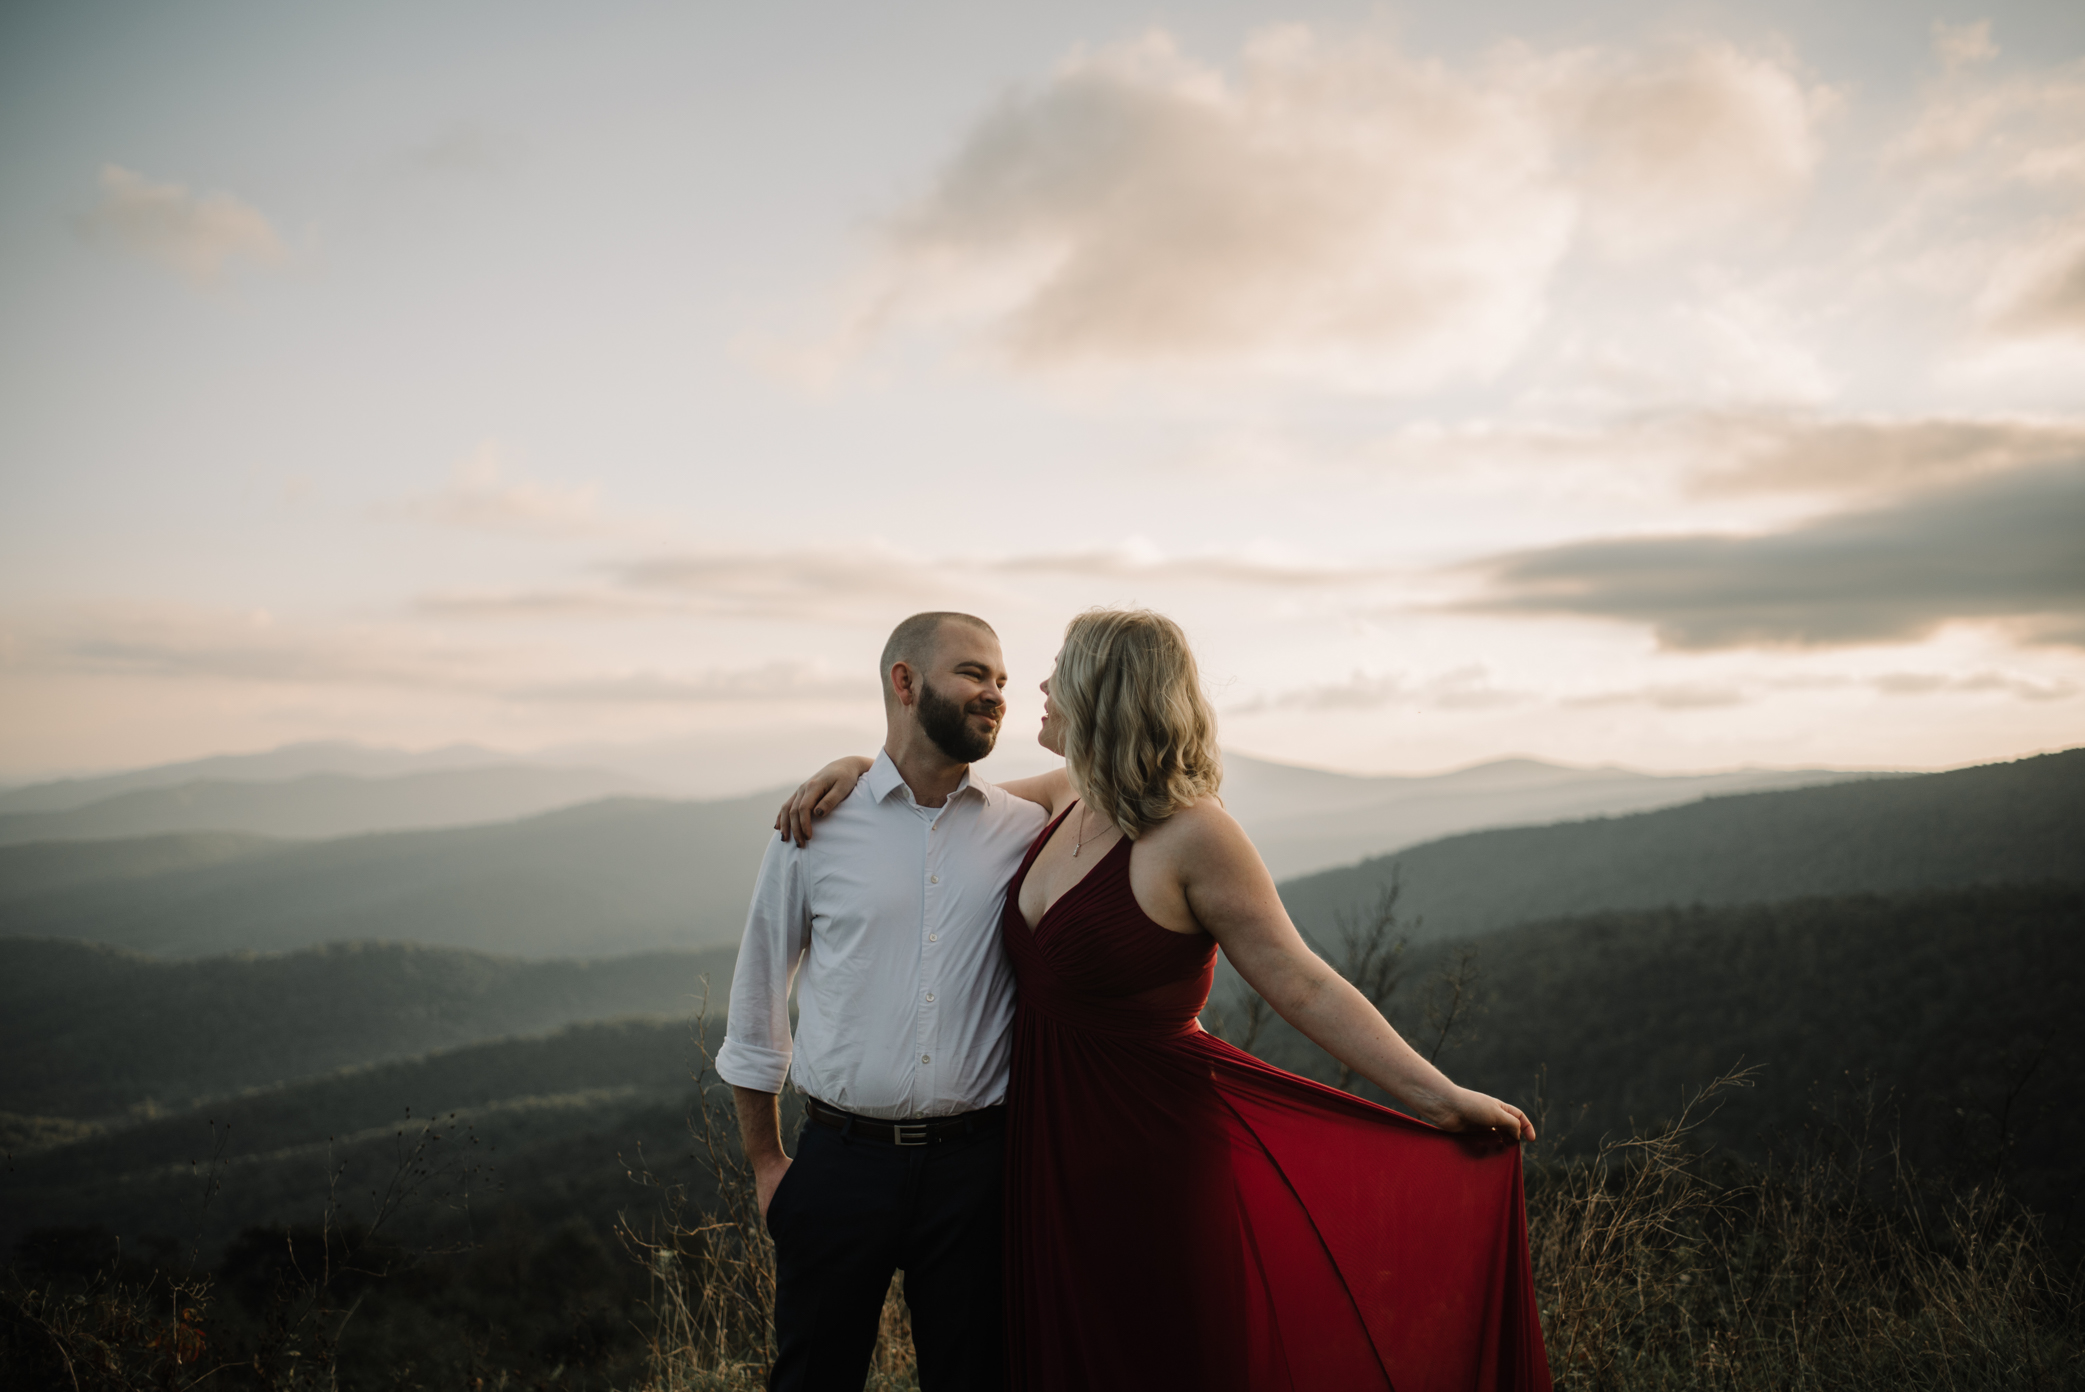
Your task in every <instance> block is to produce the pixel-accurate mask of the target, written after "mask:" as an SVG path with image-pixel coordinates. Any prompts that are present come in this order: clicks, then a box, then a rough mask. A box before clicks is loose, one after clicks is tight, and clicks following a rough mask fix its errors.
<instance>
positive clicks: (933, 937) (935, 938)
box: [927, 933, 941, 942]
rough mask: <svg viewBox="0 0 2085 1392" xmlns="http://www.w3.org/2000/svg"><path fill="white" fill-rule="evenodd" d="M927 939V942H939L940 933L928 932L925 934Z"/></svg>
mask: <svg viewBox="0 0 2085 1392" xmlns="http://www.w3.org/2000/svg"><path fill="white" fill-rule="evenodd" d="M927 941H928V942H940V941H941V935H940V934H939V933H929V934H927Z"/></svg>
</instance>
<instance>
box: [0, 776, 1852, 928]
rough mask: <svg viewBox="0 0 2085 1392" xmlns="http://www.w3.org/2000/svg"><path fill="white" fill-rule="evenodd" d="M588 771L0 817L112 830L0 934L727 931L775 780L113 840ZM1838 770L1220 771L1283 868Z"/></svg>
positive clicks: (79, 852)
mask: <svg viewBox="0 0 2085 1392" xmlns="http://www.w3.org/2000/svg"><path fill="white" fill-rule="evenodd" d="M591 776H592V775H587V774H585V773H584V772H583V771H581V772H578V773H574V772H573V771H570V770H566V771H556V770H542V769H519V768H506V767H498V768H477V769H469V770H460V771H449V772H432V773H421V774H410V775H404V776H400V777H397V778H391V779H357V778H348V777H345V776H340V775H311V776H308V777H302V778H297V779H293V780H289V781H285V782H277V783H229V782H210V783H203V784H197V783H190V784H187V785H182V786H179V787H174V788H149V789H142V790H133V791H130V792H121V793H117V794H115V795H113V796H112V797H110V798H106V799H103V800H102V801H100V802H95V803H90V804H88V805H86V806H83V807H79V808H76V809H74V810H71V811H66V812H46V813H35V814H29V813H22V814H16V815H15V816H14V817H13V818H12V819H8V818H0V841H4V840H5V839H6V838H7V836H9V835H16V834H21V835H29V834H37V835H44V834H55V833H56V832H59V831H64V832H66V833H67V834H69V835H89V834H91V835H94V836H101V835H104V834H105V833H106V834H108V835H109V837H110V839H106V840H98V841H86V842H82V841H77V840H63V841H37V842H31V843H27V844H21V845H14V846H7V845H0V936H44V937H70V938H79V939H83V940H88V941H96V942H106V943H111V944H114V945H117V946H121V947H126V948H131V949H134V950H138V951H143V952H152V953H158V954H163V955H170V956H204V955H209V954H212V953H217V952H227V951H241V950H251V951H288V950H293V949H296V948H299V947H305V946H309V945H311V944H314V943H319V942H328V941H341V940H355V939H386V940H397V941H412V942H425V943H439V944H444V945H448V946H455V947H469V948H475V949H479V950H483V951H490V952H500V953H520V954H524V955H535V956H558V955H573V956H599V955H603V954H607V953H615V952H633V951H646V950H653V949H661V948H667V949H693V948H702V947H710V946H718V945H722V944H725V943H729V942H731V941H734V940H735V939H736V937H737V934H738V931H739V929H740V926H741V924H742V922H743V914H744V905H745V900H744V895H745V893H746V890H747V888H748V887H749V886H750V885H751V883H752V881H753V877H754V875H755V873H756V871H757V869H758V866H759V859H760V855H761V852H762V849H763V848H764V846H765V845H766V840H767V835H768V832H767V826H768V823H769V820H770V819H771V817H772V813H773V808H774V806H775V804H776V802H777V801H778V800H779V798H780V794H779V793H778V792H772V791H771V792H765V793H757V794H753V795H751V796H749V797H744V798H736V799H732V800H729V801H726V802H709V803H676V802H665V801H659V800H647V799H633V798H621V799H608V800H604V801H600V802H595V803H585V804H581V805H579V806H576V807H568V808H563V809H561V810H558V811H555V812H550V813H544V814H540V815H537V816H533V817H529V818H526V819H523V820H518V821H513V822H502V823H488V824H483V825H475V826H469V827H462V828H439V829H434V830H428V831H418V832H403V831H401V832H387V833H383V834H369V835H363V836H356V837H346V838H336V839H333V840H330V841H327V842H324V843H321V844H317V845H304V846H298V845H294V844H287V843H285V842H284V841H282V840H280V839H278V840H274V841H265V840H261V839H257V838H254V837H252V836H251V835H250V834H238V835H233V834H226V833H220V832H211V833H200V832H187V833H167V834H163V835H160V836H156V837H149V838H124V837H115V836H114V835H113V833H114V832H115V831H116V830H117V829H119V828H121V827H122V826H126V825H128V826H137V825H159V824H169V823H177V822H184V821H187V822H209V821H216V822H221V823H227V824H230V823H239V824H242V825H247V826H254V827H259V828H262V829H265V830H267V831H268V832H269V833H270V835H272V836H276V837H278V838H279V837H287V836H293V835H308V834H317V833H318V832H319V831H320V830H322V829H323V828H324V827H326V826H342V825H356V824H363V823H369V822H375V821H381V820H385V819H390V820H401V819H410V818H413V817H422V818H443V817H452V816H461V815H464V814H465V812H466V811H468V810H469V809H470V808H472V807H477V808H479V809H481V810H482V808H483V807H484V806H486V805H487V800H488V799H489V800H491V801H493V802H497V801H499V800H501V799H504V800H505V801H506V803H507V804H509V805H511V804H513V803H514V802H515V800H516V799H517V797H520V796H521V795H523V794H528V795H530V796H535V797H536V798H537V799H538V800H546V801H549V800H556V799H557V798H558V797H560V796H561V795H562V794H564V793H576V792H579V791H583V785H582V784H580V783H574V782H572V781H569V780H572V779H582V780H583V779H585V778H587V777H591ZM603 776H606V775H603ZM1843 776H1845V775H1835V774H1823V773H1817V772H1814V771H1812V772H1795V773H1787V772H1759V771H1754V772H1750V773H1739V774H1725V775H1715V776H1713V777H1711V778H1705V779H1679V778H1653V777H1650V776H1648V775H1641V774H1632V773H1628V772H1626V771H1622V770H1613V769H1605V770H1603V769H1562V768H1557V767H1555V766H1553V765H1546V764H1539V763H1535V762H1532V761H1527V760H1516V761H1507V762H1504V763H1499V764H1490V765H1484V766H1481V767H1479V768H1474V769H1465V770H1462V771H1460V772H1457V773H1453V774H1444V775H1440V776H1438V777H1434V778H1418V779H1402V778H1359V777H1350V776H1347V775H1342V774H1334V773H1326V772H1323V771H1320V770H1314V769H1300V768H1292V767H1289V766H1286V765H1279V764H1272V763H1268V762H1265V761H1262V760H1254V759H1250V758H1248V757H1246V756H1243V755H1238V756H1233V758H1232V760H1231V772H1230V779H1229V782H1228V784H1227V786H1228V787H1229V788H1230V790H1231V791H1230V805H1231V806H1232V808H1233V809H1234V810H1235V811H1236V812H1237V813H1238V815H1239V816H1240V818H1241V820H1243V821H1244V823H1245V825H1246V827H1247V829H1248V830H1249V831H1251V832H1252V833H1253V834H1254V835H1256V836H1257V837H1259V838H1260V839H1261V840H1262V841H1263V842H1264V843H1265V844H1266V845H1267V846H1268V848H1269V849H1270V852H1271V853H1272V854H1273V855H1274V857H1275V859H1274V862H1273V863H1274V864H1275V866H1276V868H1277V869H1278V868H1279V867H1280V866H1281V865H1282V864H1283V863H1284V862H1283V859H1282V857H1283V856H1284V855H1286V856H1287V857H1288V859H1289V861H1291V862H1295V863H1317V862H1318V861H1319V860H1320V859H1321V858H1322V857H1324V856H1326V855H1329V854H1333V853H1335V852H1336V851H1337V850H1338V848H1340V847H1343V846H1350V845H1354V846H1358V845H1366V846H1370V847H1374V848H1376V849H1382V848H1385V847H1391V846H1397V845H1400V844H1403V842H1404V841H1406V840H1409V839H1411V838H1413V837H1415V836H1420V835H1422V834H1433V833H1437V832H1438V831H1440V830H1445V829H1453V828H1457V827H1461V826H1465V825H1469V824H1472V823H1484V822H1493V821H1499V820H1510V819H1512V818H1514V817H1516V816H1520V817H1525V816H1543V815H1552V814H1554V813H1555V812H1556V811H1557V810H1558V809H1569V810H1583V809H1584V808H1585V807H1587V806H1588V805H1592V806H1596V807H1602V808H1613V807H1634V806H1640V805H1642V804H1643V803H1645V802H1662V801H1666V800H1670V799H1673V798H1685V797H1687V796H1691V795H1693V794H1695V793H1698V792H1699V791H1700V790H1701V789H1702V788H1704V787H1726V788H1727V787H1734V786H1743V785H1744V784H1745V783H1746V782H1747V781H1748V780H1758V779H1769V780H1788V779H1795V780H1802V779H1822V778H1837V777H1843ZM559 780H567V781H562V782H561V781H559ZM444 790H446V791H444ZM488 790H489V791H488ZM205 794H207V795H205ZM184 800H185V801H184ZM10 820H11V821H12V827H9V826H8V825H7V824H8V822H9V821H10ZM1299 827H1300V828H1306V829H1308V834H1304V833H1303V832H1299V831H1297V830H1296V829H1297V828H1299ZM39 828H40V829H39ZM1283 847H1288V848H1289V849H1288V850H1287V851H1284V850H1283Z"/></svg>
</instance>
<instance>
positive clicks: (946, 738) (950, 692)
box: [914, 623, 1006, 764]
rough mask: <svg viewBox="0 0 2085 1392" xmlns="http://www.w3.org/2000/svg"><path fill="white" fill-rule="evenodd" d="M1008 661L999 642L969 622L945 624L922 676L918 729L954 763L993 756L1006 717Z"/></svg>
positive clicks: (916, 708) (924, 666) (916, 709)
mask: <svg viewBox="0 0 2085 1392" xmlns="http://www.w3.org/2000/svg"><path fill="white" fill-rule="evenodd" d="M1005 687H1006V662H1005V659H1004V658H1002V657H1001V656H1000V653H999V640H998V639H996V638H994V637H993V636H992V635H991V634H989V633H984V632H981V631H979V630H978V629H975V628H972V627H971V626H970V625H969V624H953V623H951V624H943V625H942V626H941V633H940V635H939V637H938V638H937V639H936V641H935V644H934V655H933V656H932V657H931V658H929V659H928V660H927V661H926V662H925V663H924V664H923V670H922V671H921V672H920V688H919V702H918V704H917V705H916V706H915V707H914V709H915V711H916V712H917V714H918V717H919V727H920V730H921V732H922V733H924V734H925V735H926V737H927V738H928V739H930V740H932V741H933V742H934V747H935V748H937V749H939V750H940V751H941V752H942V753H944V754H946V755H948V757H949V758H951V759H954V760H956V761H957V762H958V763H964V764H974V763H976V762H977V761H978V760H979V759H982V758H984V757H985V755H987V754H989V753H991V752H992V746H993V745H994V744H996V743H998V740H999V722H1000V721H1002V720H1004V719H1005V718H1006V697H1005V695H1004V694H1003V692H1004V690H1005Z"/></svg>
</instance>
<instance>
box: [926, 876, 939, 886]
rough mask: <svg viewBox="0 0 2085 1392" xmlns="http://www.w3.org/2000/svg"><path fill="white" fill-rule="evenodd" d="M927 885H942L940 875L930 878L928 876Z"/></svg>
mask: <svg viewBox="0 0 2085 1392" xmlns="http://www.w3.org/2000/svg"><path fill="white" fill-rule="evenodd" d="M927 883H928V884H940V883H941V877H940V876H939V875H929V876H927Z"/></svg>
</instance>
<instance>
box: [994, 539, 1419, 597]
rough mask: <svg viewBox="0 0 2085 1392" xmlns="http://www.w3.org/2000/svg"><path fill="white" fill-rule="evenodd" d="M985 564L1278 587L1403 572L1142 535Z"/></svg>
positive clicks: (1007, 569) (1011, 569)
mask: <svg viewBox="0 0 2085 1392" xmlns="http://www.w3.org/2000/svg"><path fill="white" fill-rule="evenodd" d="M985 564H986V566H987V567H988V568H989V569H990V570H991V571H993V572H995V573H998V574H1003V575H1067V576H1077V577H1080V578H1085V579H1105V580H1151V581H1182V582H1189V583H1192V582H1198V581H1216V582H1218V583H1221V584H1232V585H1256V586H1265V587H1270V588H1275V589H1319V588H1323V587H1326V586H1340V585H1351V584H1358V583H1362V582H1366V581H1371V580H1381V579H1385V578H1387V577H1390V576H1393V575H1396V574H1398V573H1400V572H1398V571H1397V570H1395V569H1392V568H1390V567H1386V566H1325V565H1316V566H1309V565H1297V564H1294V563H1292V562H1288V561H1282V560H1272V559H1266V558H1256V557H1251V556H1225V555H1215V556H1167V555H1165V554H1163V553H1162V552H1161V551H1159V549H1158V548H1157V547H1155V546H1153V545H1151V544H1150V543H1149V542H1146V541H1143V540H1141V539H1138V538H1132V539H1131V540H1129V541H1126V542H1124V543H1123V544H1122V545H1120V546H1117V547H1112V548H1095V549H1091V550H1084V551H1060V552H1046V553H1042V554H1038V555H1031V556H1011V557H1007V558H1005V559H1003V560H997V561H989V562H986V563H985Z"/></svg>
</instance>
